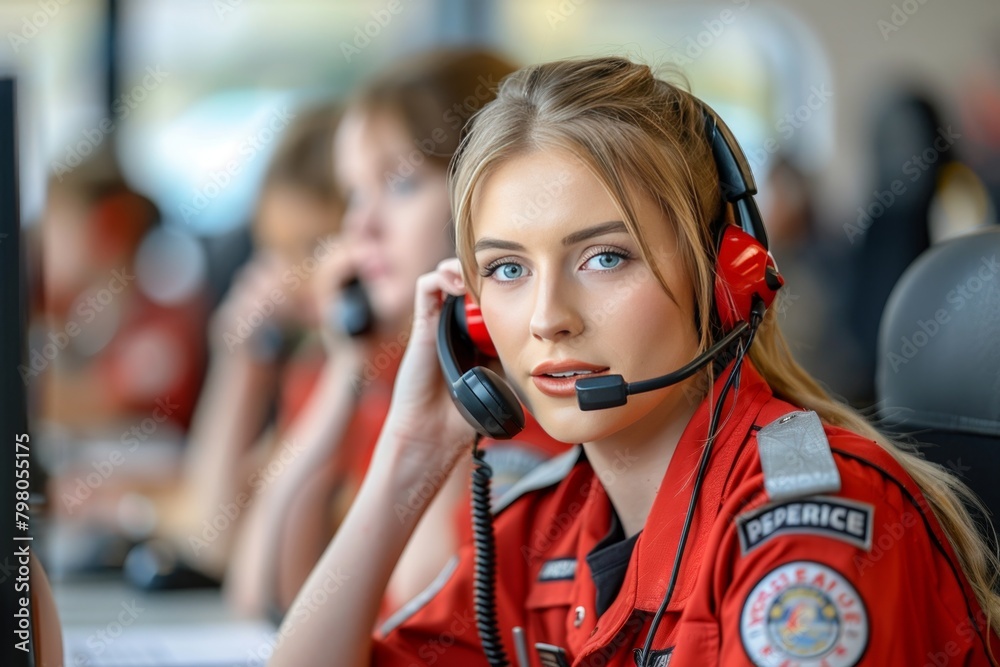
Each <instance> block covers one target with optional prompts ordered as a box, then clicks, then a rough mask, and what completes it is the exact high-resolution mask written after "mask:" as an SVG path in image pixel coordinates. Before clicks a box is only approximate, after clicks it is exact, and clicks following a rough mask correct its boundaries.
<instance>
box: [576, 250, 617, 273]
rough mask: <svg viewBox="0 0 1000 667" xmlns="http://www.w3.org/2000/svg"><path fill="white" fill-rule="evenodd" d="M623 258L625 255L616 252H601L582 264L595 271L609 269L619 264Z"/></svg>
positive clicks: (615, 267)
mask: <svg viewBox="0 0 1000 667" xmlns="http://www.w3.org/2000/svg"><path fill="white" fill-rule="evenodd" d="M624 260H625V257H623V256H622V255H620V254H619V253H617V252H602V253H600V254H598V255H594V256H593V257H591V258H590V259H588V260H587V261H586V263H585V264H584V265H583V266H584V268H586V269H591V270H595V271H610V270H611V269H617V268H618V267H619V266H621V263H622V261H624Z"/></svg>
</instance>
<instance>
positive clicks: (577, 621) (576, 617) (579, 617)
mask: <svg viewBox="0 0 1000 667" xmlns="http://www.w3.org/2000/svg"><path fill="white" fill-rule="evenodd" d="M586 615H587V610H586V609H584V608H583V607H582V606H580V607H577V608H576V609H575V610H574V611H573V627H575V628H578V627H580V626H581V625H583V617H584V616H586Z"/></svg>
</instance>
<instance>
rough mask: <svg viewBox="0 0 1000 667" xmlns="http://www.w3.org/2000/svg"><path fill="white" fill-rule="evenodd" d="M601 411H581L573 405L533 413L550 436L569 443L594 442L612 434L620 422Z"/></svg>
mask: <svg viewBox="0 0 1000 667" xmlns="http://www.w3.org/2000/svg"><path fill="white" fill-rule="evenodd" d="M606 412H607V411H601V412H589V413H584V412H581V411H580V409H579V408H578V407H576V406H575V405H574V406H572V407H567V408H563V409H558V410H555V411H549V410H546V411H545V412H544V414H539V413H537V412H536V413H533V414H534V417H535V419H536V420H537V421H538V423H539V425H541V427H542V429H544V430H545V432H546V433H547V434H548V435H549V437H550V438H552V439H554V440H558V441H559V442H565V443H569V444H579V443H582V442H594V441H596V440H600V439H602V438H606V437H608V436H609V435H612V434H613V433H614V432H615V431H617V430H618V429H619V428H620V424H618V423H617V421H616V420H614V419H609V418H608V417H609V415H606V414H603V413H606Z"/></svg>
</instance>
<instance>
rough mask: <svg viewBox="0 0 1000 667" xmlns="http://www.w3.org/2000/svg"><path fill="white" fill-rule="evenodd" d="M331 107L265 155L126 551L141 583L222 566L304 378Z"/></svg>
mask: <svg viewBox="0 0 1000 667" xmlns="http://www.w3.org/2000/svg"><path fill="white" fill-rule="evenodd" d="M338 119H339V111H338V108H337V107H336V106H334V105H333V104H322V105H320V106H317V107H315V108H312V109H309V110H307V111H304V112H300V113H299V114H297V116H296V118H295V119H294V120H293V122H292V124H291V125H290V126H289V128H288V129H287V130H286V133H285V135H284V137H283V138H282V140H281V144H280V145H279V146H278V148H277V150H276V152H275V154H274V156H273V157H272V158H271V161H270V163H269V165H268V169H267V172H266V174H265V177H264V182H263V184H262V186H261V189H260V194H259V199H258V202H257V210H256V214H255V217H254V221H253V226H252V236H253V244H254V249H253V253H252V255H251V257H250V259H249V260H248V261H247V262H246V264H245V265H244V266H243V267H242V268H241V269H240V270H239V271H238V273H237V275H236V276H235V278H234V280H233V283H232V285H231V287H230V289H229V291H228V293H227V294H226V296H225V298H224V299H223V301H222V303H221V304H220V305H219V307H218V308H217V310H216V312H215V314H214V315H213V317H212V320H211V323H210V326H209V342H210V347H211V360H210V364H209V372H208V377H207V379H206V382H205V387H204V390H203V392H202V396H201V398H200V400H199V402H198V406H197V410H196V412H195V415H194V419H193V422H192V426H191V432H190V437H189V444H188V451H187V452H186V455H185V461H184V470H183V479H182V481H181V484H180V485H179V487H178V489H177V492H176V493H173V494H171V495H170V496H168V497H166V498H162V499H161V500H162V502H160V503H158V521H159V525H158V527H157V530H156V535H157V537H158V538H160V539H157V540H153V541H151V542H149V543H147V544H144V545H142V546H140V547H139V548H137V549H136V550H135V551H133V553H132V554H130V557H129V563H128V569H129V576H130V578H132V579H133V580H134V581H136V582H137V583H140V584H142V585H144V586H149V587H154V588H155V587H173V586H183V585H187V584H190V583H201V582H202V577H203V576H207V577H208V579H209V580H215V581H218V580H220V579H221V578H222V576H223V573H224V570H225V566H226V562H227V560H228V557H229V552H230V548H231V543H232V538H233V535H234V533H235V527H236V526H237V525H238V524H239V522H240V520H241V517H240V514H241V512H242V509H243V507H244V506H245V505H246V502H245V501H242V499H243V498H249V497H250V495H252V494H253V493H254V489H255V487H256V484H257V483H258V482H259V479H258V478H259V475H257V476H255V471H257V470H258V469H260V468H261V466H262V465H264V464H266V463H267V461H268V459H269V458H270V457H272V456H275V455H276V454H277V453H279V450H280V448H281V446H282V437H283V433H284V431H285V430H286V429H287V428H288V425H289V424H290V423H291V422H292V421H293V420H294V419H295V417H296V415H297V413H298V412H299V410H300V409H301V408H302V406H303V405H304V404H305V402H306V400H307V398H308V396H309V394H310V393H311V392H312V390H313V388H314V386H315V383H316V380H317V378H318V375H319V369H321V368H322V366H323V360H324V356H325V352H324V347H323V344H322V341H321V337H320V328H321V313H320V312H319V311H318V310H317V309H316V307H315V305H314V304H315V302H314V300H313V299H312V298H311V295H312V290H313V286H314V283H315V281H316V277H317V275H318V274H319V271H318V269H319V266H320V265H321V264H323V263H324V262H325V261H328V260H329V257H330V255H331V252H332V249H333V248H334V247H335V245H336V235H337V233H338V232H339V228H340V219H341V216H342V215H343V210H344V205H343V201H342V199H341V197H340V193H339V192H338V191H337V189H336V188H335V187H334V183H333V173H332V166H331V163H330V152H331V147H332V145H333V137H334V132H335V130H336V126H337V122H338ZM237 499H241V502H239V503H237V502H236V501H237ZM230 506H231V507H232V508H234V509H232V510H231V511H228V512H226V509H227V508H229V507H230ZM219 516H221V517H222V519H223V520H225V523H226V525H225V526H223V525H221V524H220V520H219V518H218V517H219Z"/></svg>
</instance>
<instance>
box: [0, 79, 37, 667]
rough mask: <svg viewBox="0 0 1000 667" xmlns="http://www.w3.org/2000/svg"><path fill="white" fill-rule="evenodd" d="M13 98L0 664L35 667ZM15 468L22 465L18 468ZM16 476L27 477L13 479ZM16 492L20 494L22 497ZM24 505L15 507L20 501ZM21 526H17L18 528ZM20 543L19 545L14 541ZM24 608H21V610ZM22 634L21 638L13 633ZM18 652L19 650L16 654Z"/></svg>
mask: <svg viewBox="0 0 1000 667" xmlns="http://www.w3.org/2000/svg"><path fill="white" fill-rule="evenodd" d="M16 120H17V98H16V94H15V82H14V79H12V78H0V605H2V607H0V609H2V611H0V614H2V617H3V618H4V619H6V620H5V622H4V626H5V627H8V623H10V622H11V620H12V619H13V621H14V628H13V629H14V630H15V634H14V641H13V642H12V641H10V638H11V635H9V634H8V635H7V641H4V642H2V643H0V656H2V659H0V664H4V665H11V667H28V666H29V665H34V664H35V659H34V654H35V649H34V639H35V628H34V623H33V622H32V609H31V608H30V607H31V598H32V591H31V590H30V586H31V584H32V579H31V578H30V577H25V576H23V575H22V568H21V565H22V563H23V564H24V565H25V570H24V571H25V572H26V571H27V558H25V557H24V556H23V553H24V552H25V551H33V546H34V545H33V544H32V541H31V540H30V539H27V538H30V537H31V532H30V521H31V516H30V513H28V512H27V511H25V512H21V513H20V514H18V509H19V507H18V505H17V503H18V502H19V501H20V502H25V504H27V499H28V497H29V493H30V491H31V488H32V487H31V483H30V475H31V473H32V470H31V463H32V461H31V459H30V458H28V457H27V454H28V453H30V450H31V442H30V440H29V438H28V416H27V389H26V387H25V385H24V383H23V382H22V381H21V376H20V375H19V374H18V371H17V367H18V365H20V364H21V362H22V359H23V358H24V350H25V331H26V322H25V318H26V312H27V311H26V309H25V303H26V300H25V299H26V296H27V295H26V293H25V280H24V276H25V271H24V262H23V258H24V253H23V250H22V244H21V215H20V209H19V206H18V178H17V122H16ZM18 461H28V463H21V464H20V467H19V464H18ZM17 470H27V471H28V472H27V473H23V472H22V473H21V477H17V476H16V471H17ZM22 492H23V493H22ZM22 498H23V499H24V500H20V499H22ZM22 518H23V519H25V520H22ZM19 538H20V539H19ZM22 603H24V604H22ZM22 628H23V631H24V634H20V633H18V632H17V631H18V630H21V629H22ZM22 649H23V650H22Z"/></svg>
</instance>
